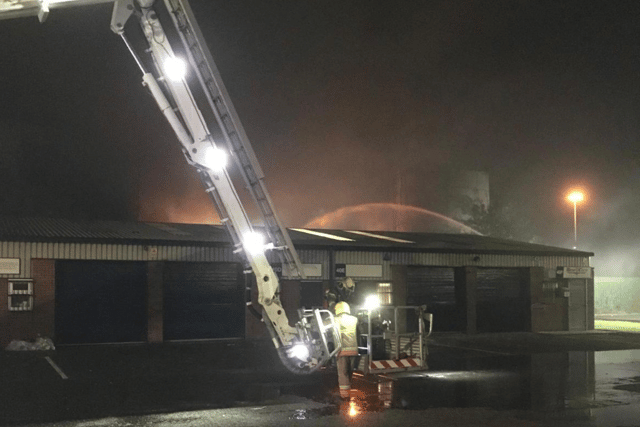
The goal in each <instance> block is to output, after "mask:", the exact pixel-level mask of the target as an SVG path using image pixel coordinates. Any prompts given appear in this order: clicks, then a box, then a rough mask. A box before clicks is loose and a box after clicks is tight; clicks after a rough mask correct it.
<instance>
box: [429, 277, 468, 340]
mask: <svg viewBox="0 0 640 427" xmlns="http://www.w3.org/2000/svg"><path fill="white" fill-rule="evenodd" d="M477 276H478V268H477V267H457V268H455V269H454V281H455V294H456V306H457V307H458V313H460V315H461V316H462V319H461V320H462V330H463V331H464V332H465V333H467V334H475V333H476V332H477V331H478V328H477V313H476V305H477V302H478V297H477V293H476V278H477ZM434 322H437V320H435V319H434Z"/></svg>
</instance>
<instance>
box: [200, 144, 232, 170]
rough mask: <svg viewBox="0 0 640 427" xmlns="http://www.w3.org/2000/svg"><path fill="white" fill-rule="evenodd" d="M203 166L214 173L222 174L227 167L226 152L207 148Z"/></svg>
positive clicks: (216, 148) (215, 148)
mask: <svg viewBox="0 0 640 427" xmlns="http://www.w3.org/2000/svg"><path fill="white" fill-rule="evenodd" d="M204 166H206V167H208V168H209V169H211V170H212V171H214V172H222V171H223V170H224V168H225V166H227V152H226V151H224V150H221V149H220V148H218V147H207V148H206V151H205V153H204Z"/></svg>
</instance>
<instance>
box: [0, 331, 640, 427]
mask: <svg viewBox="0 0 640 427" xmlns="http://www.w3.org/2000/svg"><path fill="white" fill-rule="evenodd" d="M635 349H640V334H633V333H623V332H605V331H592V332H589V333H556V334H529V333H511V334H482V335H473V336H466V335H459V334H439V335H438V334H437V335H435V336H433V337H432V339H431V340H430V360H429V362H430V363H429V364H430V370H429V371H427V373H419V374H416V375H407V376H405V377H402V376H401V375H398V376H396V377H397V378H396V379H395V380H394V381H387V380H380V379H371V378H369V379H365V378H362V377H357V378H356V380H355V381H354V386H355V388H356V390H355V391H354V393H355V394H354V396H353V399H352V401H351V402H341V401H340V400H339V399H338V397H337V381H336V375H335V371H333V370H332V369H331V368H328V369H326V370H323V371H321V372H318V373H315V374H312V375H309V376H298V375H294V374H291V373H289V372H287V371H286V370H285V369H284V368H283V367H282V365H281V363H280V361H279V360H278V359H277V356H276V354H275V351H274V349H273V348H272V347H271V344H270V343H269V342H256V341H228V342H200V343H180V344H178V343H174V344H164V345H158V346H154V345H102V346H69V347H60V348H58V349H56V350H54V351H29V352H9V351H3V352H0V384H2V388H1V389H0V425H14V426H120V425H122V426H169V425H176V426H183V425H184V426H205V425H207V426H209V425H213V426H217V425H220V426H274V425H278V426H280V425H296V426H297V425H323V426H325V425H367V426H377V425H380V426H395V425H398V426H408V425H430V426H449V425H456V426H503V425H504V426H516V427H518V426H541V427H542V426H560V425H571V426H578V425H580V426H583V425H585V426H587V425H588V426H606V425H612V426H613V425H615V426H627V425H629V426H631V425H635V426H637V425H640V423H638V422H636V424H625V421H619V420H618V421H616V424H606V420H611V419H613V418H611V417H608V416H607V417H605V418H606V419H605V418H602V417H600V418H597V419H593V417H592V416H591V417H590V416H586V417H587V418H585V413H590V414H593V413H597V412H598V411H600V412H602V411H605V410H611V411H614V410H615V411H616V413H622V412H621V411H622V409H625V410H626V411H627V412H625V413H626V414H627V415H625V416H627V417H630V419H633V420H634V422H635V420H637V419H640V418H639V417H640V413H638V414H637V415H638V416H637V417H636V416H635V413H634V412H633V411H634V410H636V409H637V408H640V398H638V396H640V381H638V380H637V379H640V369H639V368H638V365H637V363H636V362H635V360H636V359H635V358H636V354H637V355H639V356H640V353H625V351H626V352H629V351H631V352H633V351H634V350H635ZM599 352H604V353H599ZM594 353H595V354H596V357H595V360H596V363H595V365H596V366H594V362H593V360H594V356H593V355H594ZM602 354H605V355H617V356H616V357H617V358H618V359H619V360H618V359H616V361H613V362H612V361H611V360H604V359H602V357H600V356H598V355H602ZM638 358H639V359H640V357H638ZM599 360H600V362H598V361H599ZM582 370H584V371H585V372H586V374H585V378H586V380H585V379H583V377H582V376H581V375H582V374H580V375H578V376H576V372H577V371H582ZM593 371H595V374H594V372H593ZM523 373H525V374H524V375H523ZM578 373H580V372H578ZM598 373H599V374H598ZM421 375H422V376H421ZM598 375H601V376H598ZM559 378H560V379H561V381H560V380H558V379H559ZM576 382H578V383H580V384H578V386H579V387H578V391H579V392H578V393H574V392H572V391H569V392H567V390H569V389H570V388H571V387H573V386H574V385H575V384H574V383H576ZM583 382H584V384H582V383H583ZM585 390H586V392H587V393H586V394H587V395H588V398H587V400H585V398H584V397H583V394H585V393H583V392H584V391H585ZM572 393H573V394H572ZM385 394H388V397H384V395H385ZM538 394H540V396H538ZM392 395H393V396H392ZM514 396H515V397H514ZM549 396H556V397H555V398H554V399H555V400H554V399H552V401H549ZM603 396H604V397H603ZM612 396H615V397H612ZM567 402H569V403H567ZM629 410H630V411H631V412H629ZM558 411H559V412H558ZM572 411H573V412H572ZM585 411H586V412H585ZM594 411H595V412H594ZM558 417H560V418H558ZM603 420H604V421H603ZM603 422H604V423H603Z"/></svg>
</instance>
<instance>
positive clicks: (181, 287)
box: [163, 262, 245, 341]
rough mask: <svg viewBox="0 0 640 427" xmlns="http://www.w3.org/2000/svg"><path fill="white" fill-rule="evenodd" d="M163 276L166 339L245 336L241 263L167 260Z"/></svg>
mask: <svg viewBox="0 0 640 427" xmlns="http://www.w3.org/2000/svg"><path fill="white" fill-rule="evenodd" d="M163 277H164V339H165V340H166V341H171V340H197V339H216V338H240V337H243V336H244V329H245V327H244V322H245V302H244V280H243V278H244V277H243V275H242V266H241V265H240V264H237V263H213V262H168V263H165V267H164V271H163Z"/></svg>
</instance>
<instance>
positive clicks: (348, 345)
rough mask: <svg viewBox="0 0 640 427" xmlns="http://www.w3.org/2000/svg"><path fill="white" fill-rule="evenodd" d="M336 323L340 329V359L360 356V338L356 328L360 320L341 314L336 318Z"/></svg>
mask: <svg viewBox="0 0 640 427" xmlns="http://www.w3.org/2000/svg"><path fill="white" fill-rule="evenodd" d="M336 323H337V324H338V328H340V343H341V344H342V348H341V349H340V353H339V354H338V357H341V356H357V355H358V336H357V332H356V326H357V325H358V318H357V317H355V316H352V315H350V314H347V313H340V314H339V315H337V316H336Z"/></svg>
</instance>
